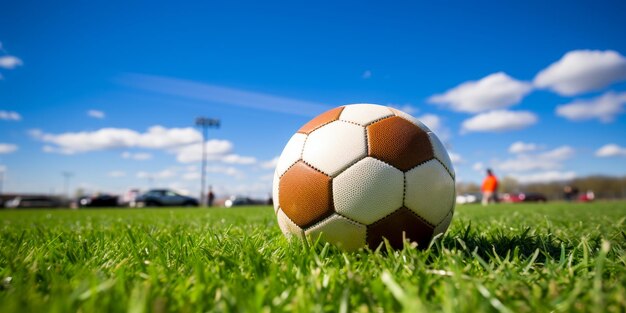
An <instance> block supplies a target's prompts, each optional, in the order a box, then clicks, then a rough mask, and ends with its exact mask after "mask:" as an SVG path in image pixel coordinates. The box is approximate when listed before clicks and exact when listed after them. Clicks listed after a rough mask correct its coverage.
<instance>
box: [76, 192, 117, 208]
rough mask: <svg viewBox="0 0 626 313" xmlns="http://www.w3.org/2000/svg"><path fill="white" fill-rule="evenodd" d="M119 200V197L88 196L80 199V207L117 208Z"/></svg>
mask: <svg viewBox="0 0 626 313" xmlns="http://www.w3.org/2000/svg"><path fill="white" fill-rule="evenodd" d="M118 200H119V198H118V197H117V196H112V195H107V194H102V195H97V196H88V197H80V198H78V201H77V204H78V207H81V208H85V207H90V208H95V207H116V206H118Z"/></svg>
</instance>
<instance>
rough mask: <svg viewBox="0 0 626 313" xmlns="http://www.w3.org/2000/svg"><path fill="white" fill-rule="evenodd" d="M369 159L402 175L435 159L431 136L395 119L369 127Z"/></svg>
mask: <svg viewBox="0 0 626 313" xmlns="http://www.w3.org/2000/svg"><path fill="white" fill-rule="evenodd" d="M367 140H368V145H369V151H368V153H369V156H371V157H374V158H376V159H379V160H381V161H383V162H386V163H389V164H391V165H392V166H394V167H396V168H398V169H399V170H402V171H407V170H410V169H411V168H413V167H415V166H417V165H418V164H420V163H423V162H426V161H428V160H430V159H432V158H433V157H434V153H433V147H432V146H431V144H430V139H429V138H428V134H427V133H426V132H425V131H423V130H422V129H421V128H419V127H417V126H416V125H415V124H413V123H411V122H409V121H407V120H405V119H403V118H401V117H399V116H394V117H390V118H386V119H383V120H381V121H378V122H376V123H373V124H371V125H369V126H368V127H367Z"/></svg>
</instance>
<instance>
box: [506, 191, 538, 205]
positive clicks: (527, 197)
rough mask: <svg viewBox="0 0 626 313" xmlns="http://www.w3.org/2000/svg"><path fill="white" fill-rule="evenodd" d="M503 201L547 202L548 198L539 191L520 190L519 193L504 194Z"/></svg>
mask: <svg viewBox="0 0 626 313" xmlns="http://www.w3.org/2000/svg"><path fill="white" fill-rule="evenodd" d="M501 200H502V202H509V203H517V202H547V201H548V198H546V196H545V195H543V194H541V193H538V192H519V193H505V194H504V195H502V199H501Z"/></svg>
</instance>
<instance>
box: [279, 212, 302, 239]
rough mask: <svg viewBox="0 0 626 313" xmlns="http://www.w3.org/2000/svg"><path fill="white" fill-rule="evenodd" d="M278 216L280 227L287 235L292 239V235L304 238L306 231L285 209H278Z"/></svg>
mask: <svg viewBox="0 0 626 313" xmlns="http://www.w3.org/2000/svg"><path fill="white" fill-rule="evenodd" d="M276 218H277V219H278V227H280V230H281V231H282V232H283V234H284V235H285V237H287V238H289V239H291V238H292V237H297V238H304V231H303V230H302V228H300V227H298V225H296V224H295V223H294V222H293V221H292V220H290V219H289V217H288V216H287V215H285V212H283V210H280V209H279V210H278V213H277V214H276Z"/></svg>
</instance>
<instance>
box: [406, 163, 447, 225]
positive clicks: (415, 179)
mask: <svg viewBox="0 0 626 313" xmlns="http://www.w3.org/2000/svg"><path fill="white" fill-rule="evenodd" d="M405 175H406V194H405V198H404V205H405V206H406V207H407V208H409V209H410V210H412V211H413V212H415V213H416V214H417V215H419V216H420V217H422V218H423V219H425V220H426V221H427V222H429V223H431V224H432V225H437V224H439V223H440V222H441V221H442V220H443V219H444V218H445V217H446V215H448V213H450V211H451V210H452V209H453V208H454V179H453V178H452V177H451V176H450V174H449V173H448V171H447V170H446V169H445V168H444V167H443V165H441V163H439V161H437V160H435V159H433V160H430V161H428V162H426V163H424V164H421V165H419V166H417V167H416V168H414V169H412V170H410V171H408V172H406V174H405Z"/></svg>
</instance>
